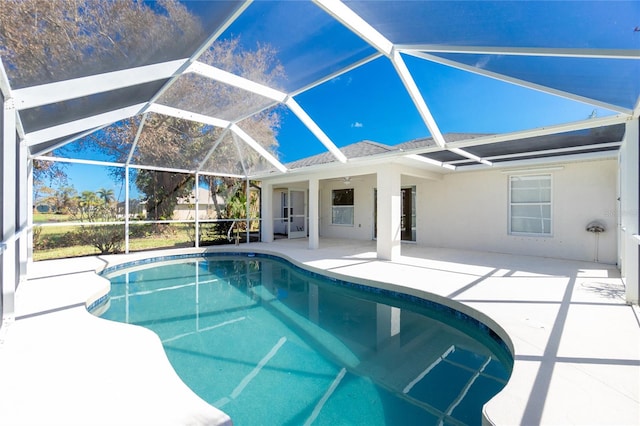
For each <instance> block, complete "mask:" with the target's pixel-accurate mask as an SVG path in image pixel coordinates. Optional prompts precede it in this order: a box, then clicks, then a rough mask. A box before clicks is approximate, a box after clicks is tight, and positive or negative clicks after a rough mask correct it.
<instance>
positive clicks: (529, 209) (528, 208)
mask: <svg viewBox="0 0 640 426" xmlns="http://www.w3.org/2000/svg"><path fill="white" fill-rule="evenodd" d="M509 233H511V234H529V235H551V175H536V176H510V177H509Z"/></svg>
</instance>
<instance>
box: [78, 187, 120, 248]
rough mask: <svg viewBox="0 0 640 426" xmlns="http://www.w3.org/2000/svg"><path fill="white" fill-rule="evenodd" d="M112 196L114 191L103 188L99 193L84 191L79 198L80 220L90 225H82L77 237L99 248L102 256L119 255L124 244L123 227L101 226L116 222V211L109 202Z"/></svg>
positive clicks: (83, 242) (82, 241)
mask: <svg viewBox="0 0 640 426" xmlns="http://www.w3.org/2000/svg"><path fill="white" fill-rule="evenodd" d="M109 192H111V195H110V194H109ZM112 194H113V191H112V190H105V189H104V188H102V189H100V190H99V191H98V192H92V191H83V192H82V195H81V196H80V197H78V198H79V202H78V205H79V206H80V208H79V211H78V214H79V216H78V219H79V220H80V221H81V222H88V223H89V224H87V225H81V226H80V228H79V229H78V230H77V231H76V232H75V236H76V238H77V240H78V242H80V243H81V244H85V245H90V246H93V247H95V248H97V249H98V250H99V251H100V254H107V253H117V252H119V251H120V250H121V249H122V244H123V242H124V227H123V226H122V225H113V224H105V225H102V224H100V222H113V221H115V220H116V209H115V208H114V206H112V205H110V204H109V201H108V200H109V196H112Z"/></svg>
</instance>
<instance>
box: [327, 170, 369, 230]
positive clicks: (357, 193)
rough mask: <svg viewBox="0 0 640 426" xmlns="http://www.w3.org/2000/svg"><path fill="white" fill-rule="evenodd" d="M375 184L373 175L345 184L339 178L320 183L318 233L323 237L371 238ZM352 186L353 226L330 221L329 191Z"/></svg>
mask: <svg viewBox="0 0 640 426" xmlns="http://www.w3.org/2000/svg"><path fill="white" fill-rule="evenodd" d="M375 186H376V176H375V175H363V176H360V177H358V178H355V179H353V180H352V182H351V184H350V185H349V186H345V185H344V183H342V182H341V181H340V180H327V181H322V182H321V183H320V209H319V210H320V227H319V233H320V236H321V237H325V238H347V239H351V240H371V239H373V213H374V212H373V193H374V188H375ZM345 188H353V197H354V200H353V204H354V208H353V226H350V225H333V224H332V223H331V191H332V190H334V189H345Z"/></svg>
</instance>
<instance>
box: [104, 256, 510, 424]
mask: <svg viewBox="0 0 640 426" xmlns="http://www.w3.org/2000/svg"><path fill="white" fill-rule="evenodd" d="M106 276H107V277H108V278H109V279H110V280H111V283H112V289H111V293H110V306H109V309H108V310H107V311H106V312H105V313H103V314H102V317H103V318H107V319H111V320H115V321H120V322H127V323H130V324H137V325H140V326H144V327H147V328H149V329H151V330H153V331H154V332H156V333H157V334H158V335H159V336H160V338H161V339H162V342H163V344H164V348H165V350H166V353H167V356H168V358H169V360H170V361H171V364H172V365H173V367H174V368H175V370H176V372H177V373H178V375H179V376H180V377H181V378H182V380H183V381H184V382H185V383H186V384H187V385H188V386H189V387H190V388H191V389H192V390H193V391H194V392H196V393H197V394H198V395H199V396H200V397H202V398H203V399H204V400H206V401H208V402H209V403H211V404H212V405H214V406H216V407H218V408H220V409H222V410H223V411H225V412H226V413H228V414H229V415H230V416H231V418H232V420H233V421H234V424H235V425H237V426H242V425H310V424H314V425H430V424H452V425H462V424H467V425H474V424H478V425H479V424H481V419H482V417H481V409H482V406H483V404H484V403H485V402H487V401H488V400H489V399H490V398H491V397H492V396H493V395H495V394H496V393H497V392H498V391H500V389H502V388H503V387H504V385H505V383H506V381H507V379H508V377H509V374H510V372H511V366H512V359H511V356H510V353H509V351H508V350H507V349H506V348H505V346H504V344H503V343H502V342H501V341H500V340H499V339H498V338H497V337H496V336H495V335H494V334H493V333H491V332H490V330H488V329H487V328H486V327H483V326H482V325H481V324H479V323H477V321H475V320H472V319H471V318H469V317H467V316H465V315H463V314H461V313H459V312H456V311H452V310H451V309H449V308H445V307H443V306H441V305H437V304H435V303H432V302H428V301H424V300H422V299H417V298H415V297H411V296H406V295H402V294H397V293H392V292H387V291H381V290H376V289H373V288H370V287H365V286H360V285H355V284H349V283H345V282H341V281H335V280H331V279H328V278H323V277H321V276H318V275H317V274H312V273H308V272H306V271H303V270H301V269H299V268H296V267H294V266H293V265H291V264H289V263H288V262H286V261H283V260H280V259H277V258H274V257H271V256H259V255H255V256H245V255H242V256H241V255H228V256H220V255H216V256H211V257H206V258H201V257H200V258H193V257H192V258H182V259H175V260H171V261H165V262H162V263H151V264H146V265H138V266H135V267H132V268H128V269H119V270H116V271H107V272H106ZM425 285H426V284H425Z"/></svg>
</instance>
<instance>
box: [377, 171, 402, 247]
mask: <svg viewBox="0 0 640 426" xmlns="http://www.w3.org/2000/svg"><path fill="white" fill-rule="evenodd" d="M400 184H401V181H400V169H399V168H398V167H397V166H396V165H394V164H390V165H388V166H385V167H382V168H381V169H380V170H379V171H378V174H377V186H378V203H377V204H378V213H377V216H378V234H377V246H376V250H377V253H378V259H382V260H395V259H397V258H398V257H400V241H401V236H400V203H401V200H402V197H401V194H400Z"/></svg>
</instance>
